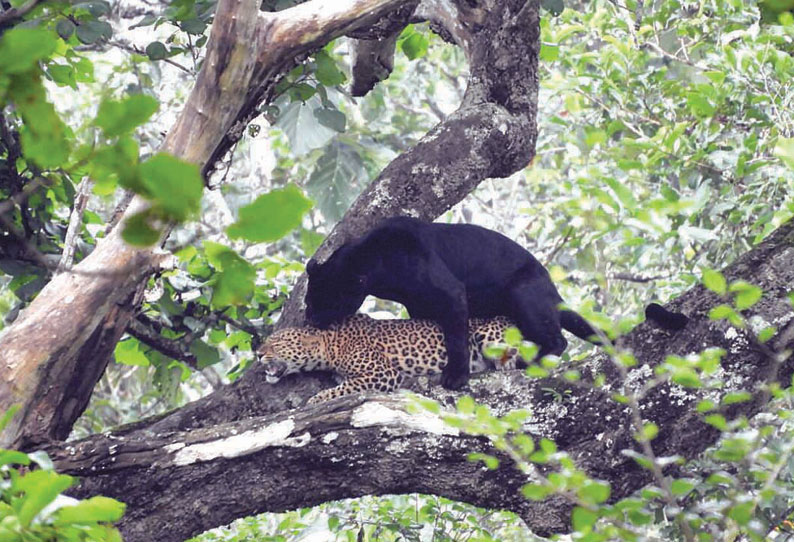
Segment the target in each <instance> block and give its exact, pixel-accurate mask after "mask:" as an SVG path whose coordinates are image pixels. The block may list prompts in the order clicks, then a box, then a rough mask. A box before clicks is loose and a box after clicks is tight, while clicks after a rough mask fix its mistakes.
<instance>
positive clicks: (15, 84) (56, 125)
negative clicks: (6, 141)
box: [9, 73, 71, 168]
mask: <svg viewBox="0 0 794 542" xmlns="http://www.w3.org/2000/svg"><path fill="white" fill-rule="evenodd" d="M9 95H10V97H11V99H12V101H13V102H14V103H15V104H16V106H17V109H18V111H19V114H20V115H21V116H22V120H23V121H24V124H23V125H22V126H21V127H20V142H21V144H22V150H23V153H24V154H25V157H26V158H27V159H29V160H32V161H34V162H36V163H37V164H38V165H39V166H41V167H43V168H54V167H58V166H61V165H62V164H63V163H64V162H66V160H67V159H68V157H69V152H70V150H71V149H70V143H69V137H70V136H71V131H70V130H69V128H68V127H67V126H66V125H65V124H64V123H63V121H62V120H61V118H60V117H59V116H58V114H57V113H56V112H55V108H54V107H53V105H52V104H51V103H50V102H49V101H47V95H46V92H45V91H44V87H43V86H42V84H41V80H40V77H39V74H38V73H30V74H25V75H21V76H17V77H15V78H13V81H12V84H11V86H10V88H9Z"/></svg>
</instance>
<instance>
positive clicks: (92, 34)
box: [75, 20, 113, 45]
mask: <svg viewBox="0 0 794 542" xmlns="http://www.w3.org/2000/svg"><path fill="white" fill-rule="evenodd" d="M75 33H76V35H77V39H78V40H80V41H81V42H83V43H85V44H86V45H91V44H93V43H96V42H98V41H100V40H108V39H110V38H111V37H113V27H112V26H110V24H108V23H107V22H105V21H91V20H89V21H85V22H83V23H81V24H80V25H79V26H78V27H77V31H76V32H75Z"/></svg>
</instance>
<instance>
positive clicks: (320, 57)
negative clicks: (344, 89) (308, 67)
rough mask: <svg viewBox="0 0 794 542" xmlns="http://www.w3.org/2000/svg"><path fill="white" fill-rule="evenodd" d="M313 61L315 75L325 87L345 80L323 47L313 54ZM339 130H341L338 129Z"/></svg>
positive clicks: (342, 73) (339, 83)
mask: <svg viewBox="0 0 794 542" xmlns="http://www.w3.org/2000/svg"><path fill="white" fill-rule="evenodd" d="M314 62H315V64H316V65H317V69H316V70H315V75H316V76H317V80H318V81H319V82H320V83H322V84H323V85H325V86H327V87H334V86H336V85H341V84H342V83H344V82H345V79H347V77H345V74H344V72H342V70H340V69H339V67H338V66H337V64H336V61H335V60H334V59H333V57H332V56H331V55H329V54H328V52H327V51H325V50H324V49H320V50H319V51H317V53H315V55H314ZM340 131H341V130H340Z"/></svg>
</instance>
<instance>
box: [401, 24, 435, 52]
mask: <svg viewBox="0 0 794 542" xmlns="http://www.w3.org/2000/svg"><path fill="white" fill-rule="evenodd" d="M406 31H407V36H406V37H405V38H404V39H401V40H400V49H402V52H403V53H405V56H407V57H408V58H409V59H410V60H415V59H417V58H420V57H423V56H425V55H426V54H427V48H428V47H429V46H430V42H429V41H428V39H427V37H425V35H424V34H421V33H419V32H417V31H416V30H414V29H413V27H410V26H409V27H407V28H406Z"/></svg>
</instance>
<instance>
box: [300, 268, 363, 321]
mask: <svg viewBox="0 0 794 542" xmlns="http://www.w3.org/2000/svg"><path fill="white" fill-rule="evenodd" d="M334 256H337V254H334V255H333V256H331V258H329V259H328V261H327V262H325V263H324V264H319V263H317V261H316V260H315V259H314V258H312V259H311V260H309V263H308V264H306V273H307V274H308V275H309V284H308V286H307V288H306V320H307V321H308V322H309V324H311V325H313V326H315V327H319V328H322V329H324V328H327V327H328V326H330V325H332V324H336V323H339V322H341V321H342V320H344V319H345V318H346V317H348V316H350V315H351V314H353V313H355V312H356V310H358V308H359V307H360V306H361V303H362V302H363V301H364V298H365V297H366V296H367V293H366V279H365V277H364V276H361V275H357V274H352V273H350V271H349V270H348V269H346V266H345V265H343V263H344V262H340V261H339V260H340V259H341V258H334Z"/></svg>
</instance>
